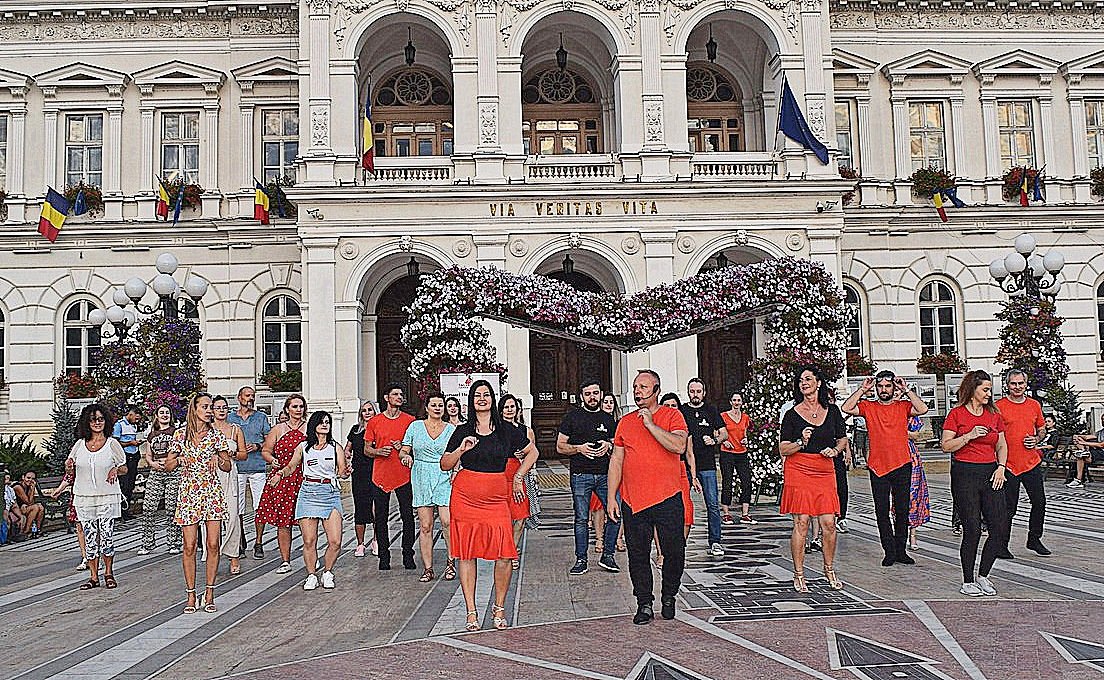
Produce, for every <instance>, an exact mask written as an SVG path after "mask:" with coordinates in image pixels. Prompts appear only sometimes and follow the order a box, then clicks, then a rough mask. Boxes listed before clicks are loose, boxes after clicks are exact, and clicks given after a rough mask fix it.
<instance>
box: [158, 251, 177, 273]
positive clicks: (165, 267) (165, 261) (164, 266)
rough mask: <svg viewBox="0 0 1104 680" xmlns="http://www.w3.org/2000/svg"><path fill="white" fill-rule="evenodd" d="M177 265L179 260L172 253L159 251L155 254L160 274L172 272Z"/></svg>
mask: <svg viewBox="0 0 1104 680" xmlns="http://www.w3.org/2000/svg"><path fill="white" fill-rule="evenodd" d="M179 266H180V262H179V261H178V260H177V259H176V255H173V254H172V253H161V254H160V255H158V256H157V271H159V272H161V273H162V274H172V273H173V272H175V271H176V268H177V267H179Z"/></svg>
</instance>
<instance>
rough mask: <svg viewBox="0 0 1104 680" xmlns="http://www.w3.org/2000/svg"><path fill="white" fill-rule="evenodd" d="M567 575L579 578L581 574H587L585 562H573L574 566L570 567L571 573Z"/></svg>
mask: <svg viewBox="0 0 1104 680" xmlns="http://www.w3.org/2000/svg"><path fill="white" fill-rule="evenodd" d="M567 573H568V574H571V575H572V576H581V575H582V574H585V573H587V561H586V560H575V566H574V567H571V571H569V572H567Z"/></svg>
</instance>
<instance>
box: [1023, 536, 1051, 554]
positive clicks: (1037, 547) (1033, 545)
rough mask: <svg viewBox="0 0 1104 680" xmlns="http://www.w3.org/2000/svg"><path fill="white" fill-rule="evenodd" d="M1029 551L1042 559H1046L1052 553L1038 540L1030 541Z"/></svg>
mask: <svg viewBox="0 0 1104 680" xmlns="http://www.w3.org/2000/svg"><path fill="white" fill-rule="evenodd" d="M1027 549H1028V550H1034V551H1035V553H1036V554H1038V555H1039V556H1041V557H1046V556H1047V555H1049V554H1050V551H1049V550H1047V547H1046V546H1045V545H1043V542H1042V541H1040V540H1037V539H1036V540H1034V541H1028V542H1027Z"/></svg>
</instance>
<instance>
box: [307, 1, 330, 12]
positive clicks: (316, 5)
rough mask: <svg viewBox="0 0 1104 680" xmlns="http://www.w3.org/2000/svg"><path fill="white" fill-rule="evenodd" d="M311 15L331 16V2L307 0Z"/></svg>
mask: <svg viewBox="0 0 1104 680" xmlns="http://www.w3.org/2000/svg"><path fill="white" fill-rule="evenodd" d="M307 7H309V8H310V13H311V14H329V13H330V0H307Z"/></svg>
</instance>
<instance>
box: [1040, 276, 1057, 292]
mask: <svg viewBox="0 0 1104 680" xmlns="http://www.w3.org/2000/svg"><path fill="white" fill-rule="evenodd" d="M1061 287H1062V280H1061V279H1059V278H1058V277H1057V276H1055V277H1054V283H1052V284H1050V285H1049V286H1047V287H1046V288H1040V289H1039V290H1040V291H1041V292H1043V293H1046V294H1047V295H1054V294H1055V293H1057V292H1058V289H1059V288H1061Z"/></svg>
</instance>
